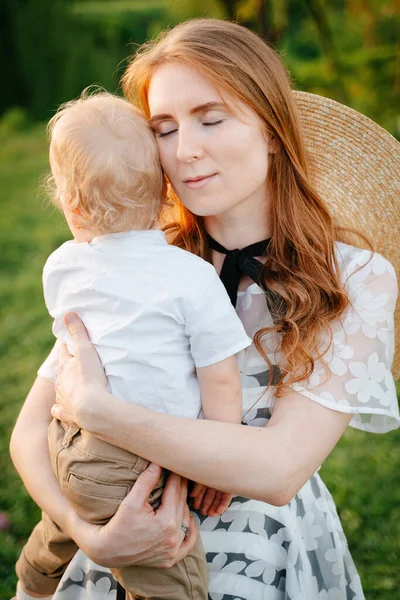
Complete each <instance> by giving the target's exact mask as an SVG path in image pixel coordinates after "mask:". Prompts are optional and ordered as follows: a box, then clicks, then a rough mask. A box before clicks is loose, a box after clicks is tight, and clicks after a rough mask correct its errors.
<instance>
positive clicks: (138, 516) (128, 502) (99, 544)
mask: <svg viewBox="0 0 400 600" xmlns="http://www.w3.org/2000/svg"><path fill="white" fill-rule="evenodd" d="M160 473H161V469H160V467H158V466H157V465H154V464H151V465H149V467H148V468H147V469H146V470H145V471H144V472H143V473H142V474H141V475H140V476H139V478H138V479H137V481H136V483H135V485H134V486H133V488H132V490H131V492H130V493H129V494H128V495H127V497H126V498H125V499H124V500H123V502H122V503H121V505H120V507H119V508H118V511H117V512H116V514H115V515H114V517H113V518H112V519H111V521H109V522H108V523H107V525H104V526H98V525H90V524H89V523H86V522H85V521H82V519H79V518H77V520H76V522H75V523H74V525H73V527H72V531H70V534H71V536H72V537H73V539H74V540H75V542H76V543H77V544H78V546H79V547H80V548H81V549H82V550H83V551H84V552H85V554H87V556H89V558H91V559H92V560H93V561H94V562H96V563H97V564H100V565H104V566H106V567H118V568H120V567H124V566H127V565H133V564H134V565H145V566H149V567H150V566H151V567H158V568H160V567H171V566H172V565H174V564H175V563H177V562H178V561H179V560H181V559H182V558H184V557H185V556H187V554H188V553H189V552H190V551H191V550H192V548H193V546H194V544H195V541H196V538H197V529H196V526H195V523H194V520H193V517H192V516H191V515H190V513H189V508H188V506H187V503H186V496H187V480H186V479H182V478H181V477H179V476H178V475H175V474H174V473H172V474H171V475H170V476H169V477H168V480H167V483H166V486H165V490H164V493H163V496H162V500H161V505H160V507H159V508H158V509H157V510H156V511H153V509H152V508H151V506H150V504H149V503H148V502H147V498H148V497H149V494H150V492H151V490H152V489H153V487H154V485H155V484H156V482H157V480H158V478H159V476H160ZM181 525H185V526H186V527H189V528H190V533H189V535H188V536H186V535H185V533H184V531H183V530H182V528H181Z"/></svg>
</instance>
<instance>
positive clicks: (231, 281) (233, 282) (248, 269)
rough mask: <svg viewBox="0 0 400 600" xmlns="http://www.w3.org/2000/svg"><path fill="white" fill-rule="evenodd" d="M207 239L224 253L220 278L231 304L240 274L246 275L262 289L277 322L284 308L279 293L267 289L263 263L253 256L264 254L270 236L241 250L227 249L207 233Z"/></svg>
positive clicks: (235, 293)
mask: <svg viewBox="0 0 400 600" xmlns="http://www.w3.org/2000/svg"><path fill="white" fill-rule="evenodd" d="M207 241H208V245H209V247H210V248H211V249H212V250H216V251H217V252H220V253H221V254H225V255H226V256H225V259H224V263H223V265H222V269H221V273H220V279H221V281H222V283H223V284H224V286H225V289H226V291H227V292H228V296H229V298H230V300H231V302H232V304H233V306H234V307H236V301H237V293H238V287H239V282H240V278H241V277H242V275H248V276H249V277H250V279H252V280H253V281H254V282H255V283H256V284H257V285H259V286H260V287H261V288H262V289H263V291H264V293H265V298H266V302H267V306H268V309H269V311H270V313H271V317H272V319H273V321H274V322H278V321H279V320H280V317H281V316H282V310H283V308H284V307H283V303H282V298H281V296H279V294H277V293H276V292H274V291H272V290H271V289H269V288H268V287H267V286H266V285H265V283H264V282H263V281H262V279H261V273H262V269H263V266H264V265H263V264H262V263H261V262H260V261H259V260H257V259H256V258H254V257H255V256H265V254H266V253H267V250H268V246H269V244H270V242H271V238H268V239H267V240H262V241H261V242H256V243H255V244H250V246H246V248H242V249H241V250H239V249H236V250H227V249H226V248H224V247H223V246H222V245H221V244H220V243H219V242H217V241H216V240H214V238H212V237H211V236H210V235H209V234H207Z"/></svg>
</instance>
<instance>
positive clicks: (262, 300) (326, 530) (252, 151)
mask: <svg viewBox="0 0 400 600" xmlns="http://www.w3.org/2000/svg"><path fill="white" fill-rule="evenodd" d="M123 86H124V92H125V94H126V95H127V96H128V97H129V98H131V99H132V101H133V102H135V103H137V104H138V106H139V107H140V108H141V109H142V110H143V111H144V112H145V114H146V115H147V116H148V117H149V119H150V122H151V124H152V127H153V128H154V131H155V135H156V137H157V140H158V143H159V149H160V157H161V162H162V166H163V168H164V171H165V174H166V177H167V178H168V181H169V183H170V184H171V187H172V190H173V193H174V195H175V201H176V202H177V205H178V207H179V208H180V215H179V219H178V220H177V222H176V223H170V224H169V225H168V227H167V229H168V231H169V232H170V233H171V238H172V240H173V243H176V244H178V245H180V246H182V247H184V248H186V249H188V250H189V251H191V252H195V253H196V254H199V255H200V256H202V257H204V258H206V259H208V260H211V261H212V263H213V264H214V266H215V268H216V270H217V272H218V273H220V274H221V279H222V280H223V281H224V283H225V285H226V287H227V290H228V292H229V295H230V297H231V299H232V302H233V303H235V304H236V307H237V310H238V314H239V316H240V317H241V319H242V321H243V324H244V326H245V328H246V331H247V333H248V334H249V335H250V336H251V337H253V338H254V344H253V345H252V346H251V347H250V348H249V349H248V350H246V351H243V352H242V353H241V355H240V356H239V364H240V367H241V372H242V380H243V424H244V425H252V426H255V427H254V428H251V427H245V426H240V425H232V424H226V423H216V422H210V421H201V420H197V421H191V420H186V419H183V418H175V417H169V416H165V415H161V414H155V413H152V412H151V411H148V410H147V409H144V408H142V407H139V406H134V405H130V404H127V403H124V402H123V401H118V400H116V399H114V400H113V403H109V402H108V393H107V391H106V382H105V378H104V374H103V372H102V369H101V365H100V364H99V362H98V359H97V355H96V353H95V351H94V349H93V348H92V347H91V345H90V343H89V341H88V340H87V338H86V337H85V332H84V328H83V326H82V324H81V323H80V322H79V320H76V319H74V317H73V316H70V317H69V319H70V322H69V327H70V332H71V334H72V335H73V337H74V340H75V350H76V355H75V358H73V357H71V356H70V355H68V353H67V351H66V349H63V350H62V352H61V356H60V373H59V379H58V398H57V402H58V404H57V406H55V407H53V409H52V414H53V416H55V417H57V418H60V419H62V420H64V421H66V422H70V423H72V422H75V423H77V424H78V425H79V426H80V427H82V428H84V429H87V430H89V431H91V432H92V433H94V434H96V435H98V436H99V437H101V438H102V439H104V440H106V441H109V442H111V443H113V444H115V445H118V446H121V447H124V448H126V449H127V450H130V451H132V452H135V453H137V454H139V455H142V456H144V457H145V458H146V459H148V460H151V461H153V462H154V463H157V464H159V465H161V466H163V467H165V468H167V469H170V470H171V471H174V472H176V473H179V474H180V475H181V476H183V477H184V478H190V479H194V480H196V481H199V482H200V483H204V484H206V485H207V486H209V487H215V488H217V489H223V490H226V491H229V492H233V493H235V494H238V495H237V496H236V497H235V498H234V499H233V501H232V504H231V506H230V508H229V509H228V510H227V511H226V512H225V513H224V514H223V515H222V516H217V515H216V516H214V517H203V516H202V515H198V516H197V522H198V524H199V528H200V532H201V534H202V538H203V543H204V546H205V549H206V553H207V559H208V562H209V573H210V581H209V596H210V598H211V600H217V599H218V600H232V599H244V600H250V599H251V600H252V599H257V600H258V599H260V600H261V599H266V598H268V599H273V600H278V599H281V598H282V599H283V598H291V599H292V600H299V599H301V598H304V599H307V600H311V599H314V598H315V599H317V598H318V599H321V600H322V599H324V600H325V599H331V598H332V599H333V598H335V599H342V598H343V599H344V598H357V599H361V598H363V597H364V596H363V592H362V587H361V583H360V580H359V577H358V575H357V572H356V569H355V567H354V564H353V561H352V559H351V556H350V554H349V552H348V549H347V543H346V539H345V536H344V534H343V530H342V528H341V525H340V522H339V520H338V517H337V513H336V510H335V507H334V504H333V501H332V498H331V496H330V494H329V492H328V491H327V489H326V487H325V486H324V484H323V483H322V481H321V479H320V477H319V475H318V473H317V469H318V468H319V465H320V464H321V463H322V462H323V460H324V459H325V458H326V456H327V455H328V454H329V453H330V451H331V450H332V448H333V447H334V446H335V444H336V443H337V441H338V440H339V438H340V436H341V435H342V433H343V432H344V430H345V428H346V427H347V425H348V424H349V423H350V424H351V425H353V426H354V427H358V428H361V429H365V430H370V431H376V432H377V431H387V430H389V429H393V428H394V427H397V426H398V423H399V415H398V407H397V402H396V395H395V389H394V384H393V380H392V377H391V375H390V364H391V359H392V354H393V352H392V350H393V348H392V346H393V342H392V334H393V321H392V315H393V311H394V305H395V300H396V281H395V277H394V272H393V268H392V267H391V265H390V263H388V262H387V261H386V260H385V259H383V258H382V257H381V256H379V255H376V254H374V255H371V253H370V252H369V251H366V250H359V249H357V248H355V247H353V246H349V245H346V244H344V243H340V242H335V240H337V239H338V238H339V236H340V235H341V230H340V229H339V228H338V227H336V226H335V224H334V222H333V220H332V218H331V216H330V214H329V212H328V210H327V208H326V207H325V204H324V203H323V201H322V199H321V197H320V196H319V194H318V192H317V191H316V189H315V187H314V184H313V182H312V180H311V177H310V174H309V166H308V161H307V157H306V152H305V149H304V142H303V138H302V135H301V129H300V125H299V118H298V111H297V108H296V103H295V99H294V97H293V94H292V92H291V89H290V85H289V81H288V77H287V74H286V72H285V69H284V67H283V65H282V64H281V62H280V61H279V58H278V57H277V55H276V54H275V53H274V52H273V51H272V50H271V49H270V48H269V47H267V46H266V45H265V44H264V42H262V41H261V40H260V39H259V38H258V37H257V36H256V35H254V34H253V33H251V32H250V31H248V30H246V29H244V28H242V27H240V26H238V25H235V24H232V23H226V22H222V21H215V20H199V21H190V22H187V23H185V24H183V25H181V26H178V27H176V28H175V29H174V30H172V31H171V32H170V33H168V34H166V35H164V36H162V37H161V39H160V40H159V41H158V42H156V43H154V44H151V45H150V46H149V47H145V48H144V49H143V51H142V52H140V53H139V54H138V55H137V57H136V58H135V59H134V61H133V62H132V63H131V65H130V66H129V67H128V69H127V72H126V74H125V76H124V78H123ZM300 100H301V98H300ZM325 108H326V106H324V109H325ZM321 114H322V112H320V113H319V115H320V116H321ZM309 116H310V115H309ZM319 125H320V123H319V122H318V123H316V124H315V128H314V133H315V135H317V131H318V126H319ZM330 125H331V128H332V129H334V122H333V121H332V123H330ZM374 131H375V132H376V131H377V128H376V129H374ZM335 133H336V132H335V131H333V134H332V135H331V139H334V138H335ZM347 141H348V140H347ZM371 154H372V153H371ZM336 158H337V160H338V161H339V157H336ZM345 162H346V161H345V160H342V161H341V167H343V168H345ZM351 166H352V165H351ZM328 167H329V168H330V169H332V170H333V171H334V169H333V166H332V165H328V166H325V171H326V169H327V168H328ZM340 178H342V179H343V178H344V177H343V175H342V174H341V175H340V177H336V181H337V183H338V184H339V181H340ZM327 189H328V190H329V186H328V187H327ZM328 197H329V196H328ZM177 198H179V201H178V200H177ZM343 204H344V203H343V199H342V207H343ZM260 242H261V243H260ZM259 243H260V244H259ZM253 244H256V245H255V246H253ZM250 246H251V247H250ZM244 248H246V250H244V251H243V252H240V251H239V250H237V249H244ZM252 257H255V258H252ZM382 290H384V293H382ZM54 398H55V393H54V389H52V388H51V386H50V385H49V384H48V383H47V382H44V381H43V380H40V379H39V380H38V381H37V382H36V383H35V385H34V387H33V388H32V391H31V393H30V396H29V397H28V400H27V402H26V405H25V407H24V409H23V411H22V413H21V416H20V418H19V421H18V423H17V426H16V429H15V432H14V434H13V440H12V454H13V459H14V462H15V464H16V466H17V468H18V469H19V471H20V473H21V476H22V477H23V479H24V481H25V483H26V485H27V487H28V490H29V491H30V493H31V494H32V496H33V497H34V499H35V500H36V501H37V502H38V504H39V505H40V506H42V508H43V509H44V510H45V511H46V512H49V514H50V516H51V517H52V518H53V520H55V521H56V522H57V523H59V524H60V525H61V526H62V527H63V528H64V529H65V530H66V531H68V533H69V534H70V535H71V537H73V538H74V539H75V540H76V542H77V543H78V545H79V546H80V547H81V548H82V549H83V550H84V551H85V552H86V554H88V555H89V556H91V558H93V559H95V560H96V561H97V562H99V563H101V564H108V565H123V564H128V563H130V562H132V563H133V562H142V563H146V564H153V565H155V566H160V565H163V566H165V565H168V564H171V562H174V561H175V560H179V559H180V558H181V557H182V556H183V555H185V554H186V553H187V552H188V548H189V547H190V546H191V544H193V539H194V536H195V529H194V526H193V523H192V524H191V522H190V521H189V516H188V514H187V512H186V509H185V505H184V497H185V480H180V479H179V478H178V477H177V476H173V477H172V478H171V479H170V483H169V486H168V487H167V489H166V492H165V494H164V500H163V505H162V506H161V509H160V510H159V511H157V512H156V513H153V512H152V511H151V509H149V507H148V506H146V504H145V498H146V497H147V493H148V492H149V490H150V489H151V484H152V481H154V477H156V476H157V469H155V470H154V472H153V473H152V472H151V471H150V469H149V470H148V471H147V472H145V473H144V476H143V477H142V479H141V481H140V485H139V487H138V488H137V486H135V487H134V488H133V490H132V492H131V494H130V495H129V496H128V497H127V499H126V500H125V502H124V503H123V504H122V505H121V508H120V510H119V511H118V512H117V514H116V516H115V517H114V518H113V519H112V520H111V521H110V523H109V524H108V525H107V526H105V527H103V528H96V527H94V526H91V525H88V524H84V523H83V522H81V521H80V520H79V519H78V518H77V517H76V515H74V513H73V512H72V511H71V509H70V508H69V507H68V505H67V503H66V501H65V500H64V499H63V498H62V496H61V495H60V492H59V490H58V489H57V485H56V483H55V480H54V479H53V476H52V475H51V471H50V468H49V464H48V457H47V448H46V441H45V435H44V432H45V429H46V425H47V423H48V420H49V415H48V410H49V407H50V406H51V405H52V404H53V402H54ZM116 403H118V410H115V406H116V405H117V404H116ZM110 406H112V407H113V409H112V411H111V410H110ZM32 419H34V420H35V425H36V427H34V428H33V427H32ZM32 429H34V430H35V432H34V433H30V431H31V430H32ZM27 435H28V436H29V440H28V442H27V441H26V437H27ZM23 436H24V438H23ZM22 439H25V444H24V447H25V448H26V446H27V445H29V446H32V445H33V444H34V442H35V441H36V443H37V444H38V445H37V446H36V447H35V449H34V450H33V452H32V449H31V452H30V453H28V452H26V450H24V449H23V447H22V444H21V443H20V442H21V440H22ZM33 464H35V465H37V464H40V473H39V474H38V469H37V467H36V466H35V477H33V476H32V474H31V472H32V465H33ZM44 486H46V487H47V490H46V494H43V491H42V487H44ZM136 488H137V489H136ZM49 490H50V492H51V495H53V494H54V496H53V498H52V499H51V501H50V500H49V496H50V493H49ZM248 498H252V499H253V500H248ZM55 505H56V506H55ZM131 506H133V507H134V511H133V512H131V514H130V507H131ZM195 508H196V506H195ZM138 515H139V517H140V518H139V517H138ZM167 522H168V525H167V524H166V523H167ZM181 525H183V530H187V526H190V529H191V532H190V534H189V536H188V538H187V539H185V537H184V536H185V534H184V533H183V531H182V530H181ZM157 536H159V537H157ZM96 581H98V583H99V586H100V582H101V586H103V584H104V588H102V589H103V592H102V593H100V597H102V595H103V596H104V597H106V596H107V591H108V590H109V589H110V585H111V583H110V582H111V579H110V575H108V573H107V571H104V570H103V571H102V570H101V569H100V568H98V567H95V566H94V565H92V564H90V563H89V562H88V561H87V559H86V558H85V557H84V556H82V554H81V555H80V556H79V557H78V558H77V559H76V560H75V561H73V562H72V564H71V567H70V569H69V570H68V571H67V573H66V575H65V577H64V579H63V581H62V582H61V584H60V586H59V590H60V591H59V592H58V593H57V594H56V598H57V599H58V598H59V599H60V600H63V599H64V598H65V599H68V600H69V598H74V599H75V598H90V597H91V596H90V590H93V589H95V584H96ZM101 586H100V587H101ZM69 593H70V594H72V595H68V594H69Z"/></svg>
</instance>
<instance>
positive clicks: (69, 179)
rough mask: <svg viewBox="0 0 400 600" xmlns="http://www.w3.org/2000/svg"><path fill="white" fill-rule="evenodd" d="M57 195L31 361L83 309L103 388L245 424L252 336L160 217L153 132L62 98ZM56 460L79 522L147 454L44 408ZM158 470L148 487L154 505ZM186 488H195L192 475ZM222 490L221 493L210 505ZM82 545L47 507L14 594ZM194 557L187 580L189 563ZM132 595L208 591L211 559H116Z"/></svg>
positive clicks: (41, 582)
mask: <svg viewBox="0 0 400 600" xmlns="http://www.w3.org/2000/svg"><path fill="white" fill-rule="evenodd" d="M49 132H50V138H51V142H50V165H51V170H52V181H53V183H54V200H55V202H56V204H57V205H58V206H59V207H60V208H61V209H62V210H63V212H64V214H65V217H66V220H67V222H68V225H69V227H70V229H71V232H72V234H73V237H74V239H73V240H72V241H69V242H66V243H65V244H63V245H62V246H61V247H60V248H58V249H57V250H56V251H55V252H54V253H53V254H52V255H51V256H50V257H49V259H48V260H47V263H46V265H45V267H44V272H43V285H44V296H45V301H46V305H47V308H48V310H49V313H50V314H51V316H52V317H53V318H54V324H53V332H54V334H55V336H56V338H57V343H56V347H55V348H54V349H53V351H52V352H51V354H50V356H49V357H48V359H47V360H46V361H45V362H44V364H43V365H42V367H41V368H40V369H39V375H40V376H42V377H45V378H47V379H52V380H55V377H56V370H57V345H59V344H60V343H63V342H66V343H67V344H68V346H69V349H70V351H71V352H73V347H72V343H71V340H70V339H69V338H68V334H67V331H66V329H65V326H64V323H63V316H64V315H65V313H67V312H68V311H75V312H77V313H78V314H79V316H80V317H81V318H82V319H83V321H84V323H85V325H86V327H87V330H88V333H89V336H90V339H91V340H92V342H93V343H94V344H95V346H96V349H97V351H98V353H99V356H100V358H101V360H102V363H103V366H104V369H105V372H106V375H107V379H108V385H109V389H110V391H111V392H112V393H113V394H114V395H115V396H118V397H120V398H122V399H124V400H126V401H127V402H133V403H136V404H141V405H143V406H146V407H149V408H151V409H154V410H158V411H162V412H167V413H170V414H174V415H182V416H185V417H192V418H198V417H199V416H200V412H201V409H202V412H203V415H204V417H205V418H206V419H214V420H224V421H233V422H238V423H239V422H240V420H241V386H240V378H239V371H238V367H237V364H236V358H235V356H234V355H235V354H236V353H237V352H239V351H240V350H242V349H244V348H245V347H247V346H248V345H250V343H251V340H250V339H249V338H248V337H247V335H246V333H245V331H244V329H243V327H242V324H241V322H240V320H239V318H238V317H237V315H236V313H235V310H234V308H233V307H232V305H231V302H230V300H229V298H228V295H227V293H226V291H225V288H224V287H223V285H222V283H221V282H220V280H219V278H218V276H217V274H216V272H215V270H214V268H213V267H212V265H210V264H209V263H207V262H205V261H203V260H202V259H200V258H198V257H197V256H194V255H192V254H190V253H188V252H186V251H184V250H181V249H179V248H177V247H175V246H171V245H168V243H167V241H166V239H165V236H164V234H163V232H161V231H159V230H157V229H156V227H157V220H158V217H159V214H160V210H161V208H162V206H163V203H164V197H165V195H164V194H165V186H164V179H163V175H162V172H161V167H160V164H159V159H158V152H157V146H156V141H155V139H154V135H153V132H152V131H151V130H150V128H149V127H148V125H147V123H146V121H145V119H144V118H143V117H142V116H141V114H140V113H139V112H138V111H137V110H136V109H135V108H133V107H132V106H131V105H130V104H129V103H128V102H126V101H125V100H123V99H122V98H118V97H115V96H112V95H111V94H107V93H98V94H95V95H92V96H89V97H85V95H83V96H82V97H81V98H80V99H79V100H77V101H73V102H70V103H68V104H66V105H64V106H62V107H61V108H60V110H59V111H58V113H57V114H56V115H55V116H54V117H53V118H52V119H51V121H50V123H49ZM49 445H50V456H51V461H52V467H53V470H54V473H55V475H56V477H57V478H58V480H59V482H60V485H61V488H62V491H63V493H64V495H65V496H66V497H67V498H68V500H69V501H70V502H71V504H72V505H73V506H74V508H75V509H76V511H77V512H78V514H79V515H80V516H81V517H82V518H83V519H85V520H86V521H89V522H92V523H97V524H103V523H106V522H107V521H108V520H109V519H110V518H111V517H112V516H113V514H115V512H116V510H117V508H118V506H119V504H120V503H121V501H122V499H123V498H124V497H125V496H126V494H127V493H128V492H129V490H130V489H131V487H132V486H133V485H134V483H135V481H136V479H137V477H138V476H139V474H140V473H141V472H142V471H143V470H144V469H145V468H146V466H147V465H148V461H146V460H144V459H143V458H141V457H138V456H136V455H133V454H131V453H129V452H127V451H125V450H122V449H120V448H117V447H115V446H112V445H110V444H107V443H105V442H102V441H101V440H99V439H98V438H96V437H94V436H92V435H90V434H88V433H87V432H85V431H83V430H78V429H76V428H72V427H67V426H64V425H63V424H62V423H60V422H59V421H56V420H53V421H52V423H51V425H50V428H49ZM164 481H165V474H163V476H162V477H161V480H160V481H159V482H158V485H157V486H156V488H155V489H154V490H153V492H152V495H151V497H150V499H149V501H150V503H151V504H152V506H153V507H157V506H158V505H159V502H160V496H161V494H162V489H163V485H164ZM195 493H197V494H204V487H203V486H200V485H199V484H196V486H195ZM230 499H231V496H229V495H228V494H223V495H222V499H221V501H220V504H219V506H218V509H217V512H223V510H224V509H225V508H227V506H228V504H229V502H230ZM76 550H77V548H76V545H75V544H74V542H73V541H72V540H70V539H69V538H68V537H67V536H66V535H65V534H64V533H63V532H62V531H60V529H59V528H58V526H57V525H56V524H55V523H53V522H52V521H51V520H50V518H49V517H48V516H47V515H43V519H42V521H41V522H40V523H39V524H38V525H37V526H36V528H35V529H34V531H33V532H32V534H31V537H30V538H29V540H28V542H27V544H26V546H25V547H24V549H23V551H22V554H21V556H20V558H19V560H18V563H17V569H16V570H17V575H18V578H19V584H18V587H17V599H18V600H26V599H29V598H32V597H38V596H40V597H49V598H51V594H52V593H53V592H54V591H55V589H56V587H57V584H58V582H59V580H60V578H61V576H62V573H63V571H64V570H65V568H66V566H67V564H68V562H69V561H70V560H71V558H72V556H73V555H74V554H75V552H76ZM193 558H195V564H196V568H195V569H193V567H191V569H190V572H191V573H192V574H193V575H192V576H191V580H190V581H189V578H188V577H189V576H188V574H187V573H188V571H187V569H186V567H185V561H187V560H191V561H192V563H193ZM114 574H115V575H116V578H117V579H118V580H119V581H120V583H121V585H122V586H123V587H124V588H125V589H126V590H127V591H128V592H129V594H130V595H129V597H130V598H133V597H134V596H138V597H144V598H148V599H149V600H150V599H152V598H157V600H162V598H164V597H165V598H168V599H171V598H174V599H176V600H178V599H179V600H186V599H188V600H189V599H190V600H205V599H206V598H207V568H206V563H205V556H204V551H203V549H202V546H201V542H200V537H198V541H197V543H196V547H195V548H194V550H193V552H192V553H191V555H190V556H189V557H188V559H184V560H183V561H181V562H179V563H178V564H177V565H175V566H173V567H172V568H170V569H150V568H146V567H140V566H130V567H126V568H123V569H118V570H116V571H114Z"/></svg>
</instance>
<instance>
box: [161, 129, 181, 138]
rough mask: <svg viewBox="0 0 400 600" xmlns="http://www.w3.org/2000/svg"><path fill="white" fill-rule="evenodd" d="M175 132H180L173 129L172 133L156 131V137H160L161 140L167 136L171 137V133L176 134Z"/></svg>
mask: <svg viewBox="0 0 400 600" xmlns="http://www.w3.org/2000/svg"><path fill="white" fill-rule="evenodd" d="M175 131H178V130H177V129H171V131H165V132H164V133H162V132H157V131H156V136H157V137H159V138H163V137H166V136H167V135H170V134H171V133H174V132H175Z"/></svg>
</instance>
